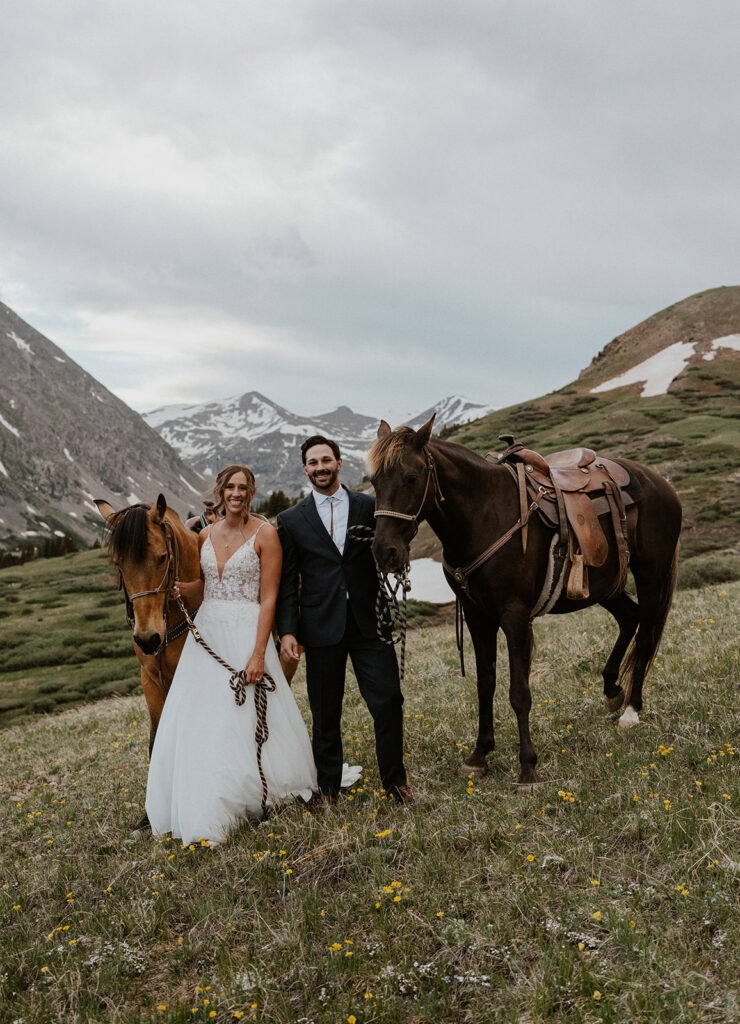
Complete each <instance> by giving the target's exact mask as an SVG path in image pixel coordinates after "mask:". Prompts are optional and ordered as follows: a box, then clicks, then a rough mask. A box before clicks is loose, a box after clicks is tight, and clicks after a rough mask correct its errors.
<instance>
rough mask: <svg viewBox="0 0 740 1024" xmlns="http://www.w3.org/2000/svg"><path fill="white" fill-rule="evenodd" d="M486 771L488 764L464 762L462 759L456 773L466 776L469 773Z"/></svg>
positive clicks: (479, 773) (478, 773)
mask: <svg viewBox="0 0 740 1024" xmlns="http://www.w3.org/2000/svg"><path fill="white" fill-rule="evenodd" d="M487 771H488V765H486V764H485V763H484V764H482V765H481V764H466V763H465V762H464V761H463V763H462V764H461V765H460V767H459V768H458V769H457V773H458V775H462V776H463V777H464V778H466V779H467V778H468V777H469V776H470V775H485V774H486V772H487Z"/></svg>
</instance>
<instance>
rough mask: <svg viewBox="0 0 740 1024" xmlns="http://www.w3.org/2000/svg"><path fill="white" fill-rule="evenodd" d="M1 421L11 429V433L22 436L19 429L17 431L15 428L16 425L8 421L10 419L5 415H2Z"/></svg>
mask: <svg viewBox="0 0 740 1024" xmlns="http://www.w3.org/2000/svg"><path fill="white" fill-rule="evenodd" d="M0 423H2V425H3V426H4V427H6V428H7V429H8V430H9V431H10V433H11V434H15V436H16V437H20V436H21V435H20V433H19V431H17V430H16V429H15V427H14V426H13V425H12V423H8V421H7V420H6V419H5V417H4V416H0Z"/></svg>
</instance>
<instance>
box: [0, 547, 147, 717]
mask: <svg viewBox="0 0 740 1024" xmlns="http://www.w3.org/2000/svg"><path fill="white" fill-rule="evenodd" d="M0 638H1V642H0V726H3V725H8V724H10V723H11V722H14V721H17V720H18V719H20V718H22V717H25V716H27V715H29V714H31V715H34V714H43V713H45V712H47V711H56V710H59V709H60V708H62V707H64V706H65V705H71V704H79V703H81V702H83V701H90V700H98V699H100V698H101V697H107V696H109V695H110V694H126V693H131V692H132V691H133V690H135V689H136V688H137V687H138V686H139V663H138V661H137V660H136V657H135V656H134V653H133V650H132V646H131V634H130V632H129V629H128V627H127V625H126V619H125V615H124V608H123V597H122V595H121V594H120V593H119V592H118V591H117V590H116V577H115V574H114V573H113V570H112V569H111V565H110V562H109V561H108V557H107V555H106V554H105V552H104V551H84V552H78V553H75V554H70V555H65V556H64V557H63V558H50V559H47V558H44V559H39V560H38V561H35V562H26V563H25V564H24V565H21V566H18V567H17V568H12V569H3V570H1V571H0Z"/></svg>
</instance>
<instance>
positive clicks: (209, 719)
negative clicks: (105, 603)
mask: <svg viewBox="0 0 740 1024" xmlns="http://www.w3.org/2000/svg"><path fill="white" fill-rule="evenodd" d="M254 493H255V481H254V476H253V474H252V471H251V470H250V469H249V468H248V467H247V466H238V465H237V466H227V467H226V469H223V470H221V472H220V473H219V474H218V477H217V479H216V486H215V487H214V494H215V497H216V504H217V511H220V512H223V518H221V519H219V520H217V521H216V522H215V523H212V524H211V525H210V526H209V527H208V529H206V530H203V531H202V532H201V533H200V534H199V537H198V544H199V550H200V565H201V578H200V579H199V580H196V581H193V582H181V581H179V580H178V581H176V582H175V588H174V589H175V596H177V594H178V592H179V593H180V594H181V595H183V596H187V597H194V598H195V599H196V600H197V599H198V598H199V597H201V596H202V597H203V603H202V604H201V606H200V609H199V611H198V617H197V626H198V631H199V632H200V634H201V635H202V637H203V639H204V640H205V641H206V642H207V643H208V645H209V646H210V647H211V648H212V649H213V651H215V652H216V653H217V654H218V655H219V656H220V657H221V658H222V659H223V660H224V661H225V662H227V663H228V664H229V665H232V666H233V667H234V668H235V669H240V668H242V667H243V666H246V669H245V672H244V676H243V678H244V679H245V681H246V682H247V683H248V684H252V683H256V682H258V681H260V680H261V679H262V676H263V673H265V672H267V673H268V674H269V675H270V676H272V678H273V680H274V681H275V690H274V691H273V692H270V693H268V694H267V725H268V729H269V738H268V739H267V741H266V742H265V744H264V747H263V748H262V769H263V772H264V775H265V779H266V782H267V791H268V801H267V802H268V806H276V805H277V804H279V803H282V802H283V801H285V800H287V799H289V798H290V797H296V796H298V797H302V798H303V799H304V800H306V801H308V800H309V799H310V798H311V796H312V794H313V793H314V792H315V791H316V790H317V785H316V768H315V766H314V761H313V755H312V752H311V743H310V741H309V738H308V733H307V731H306V726H305V725H304V722H303V719H302V717H301V714H300V711H299V710H298V706H297V705H296V702H295V699H294V697H293V694H292V693H291V691H290V687H289V685H288V683H287V682H286V680H285V676H284V675H283V672H282V669H281V668H280V661H279V658H278V654H277V651H276V650H275V647H274V645H273V643H272V636H271V633H272V623H273V617H274V613H275V602H276V599H277V593H278V585H279V582H280V568H281V564H282V551H281V548H280V542H279V540H278V536H277V531H276V530H275V529H274V527H272V526H271V525H270V524H269V523H267V522H265V521H264V520H261V519H259V518H258V517H256V516H253V515H251V514H250V511H249V506H250V503H251V501H252V498H253V497H254ZM230 676H231V672H230V671H229V670H228V669H226V668H224V667H223V666H222V665H220V664H219V663H218V662H217V661H216V660H215V659H214V658H213V657H212V656H211V655H210V654H209V653H208V652H207V651H206V650H205V649H204V648H203V647H202V646H200V645H199V644H198V643H197V642H196V640H195V638H194V637H193V636H192V634H191V635H188V638H187V640H186V642H185V647H184V648H183V652H182V655H181V657H180V662H179V664H178V666H177V671H176V673H175V677H174V679H173V680H172V686H171V687H170V691H169V694H168V696H167V700H166V702H165V706H164V710H163V712H162V717H161V719H160V722H159V726H158V728H157V736H156V740H155V742H154V748H153V750H152V756H151V765H150V768H149V779H148V783H147V794H146V810H147V814H148V816H149V821H150V822H151V826H152V833H153V834H154V835H161V834H163V833H165V832H171V833H172V835H173V836H176V837H180V838H181V839H182V841H183V843H184V844H186V845H187V844H189V843H192V842H197V841H198V840H200V839H205V840H207V841H209V842H211V843H214V842H220V841H222V840H223V839H225V837H226V835H227V833H228V831H229V830H230V829H231V828H233V827H234V825H235V824H237V823H238V822H239V821H240V820H242V819H243V818H244V816H245V815H248V816H252V817H260V816H261V813H262V782H261V779H260V776H259V771H258V767H257V743H256V740H255V726H256V719H257V713H256V709H255V699H254V691H255V688H254V686H248V687H247V694H246V701H245V702H244V703H243V704H242V705H241V706H240V707H239V706H237V704H236V703H235V700H234V692H233V691H232V690H231V689H230V687H229V677H230Z"/></svg>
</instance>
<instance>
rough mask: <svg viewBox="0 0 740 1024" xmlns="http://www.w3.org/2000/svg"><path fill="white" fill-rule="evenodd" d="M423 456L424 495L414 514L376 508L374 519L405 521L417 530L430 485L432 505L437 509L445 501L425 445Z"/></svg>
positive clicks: (433, 462) (431, 458)
mask: <svg viewBox="0 0 740 1024" xmlns="http://www.w3.org/2000/svg"><path fill="white" fill-rule="evenodd" d="M424 456H425V458H426V463H427V480H426V484H425V485H424V493H423V495H422V497H421V504H420V505H419V508H418V509H417V510H416V512H415V514H414V515H412V516H410V515H408V513H406V512H394V511H393V509H390V508H376V510H375V512H374V515H375V518H376V519H377V518H378V516H388V517H389V518H391V519H405V520H406V521H407V522H409V523H413V524H414V526H415V527H416V530H418V529H419V518H420V516H421V513H422V511H423V509H424V506H425V505H426V501H427V494H429V484H430V483H434V504H435V505H436V506H437V508H439V507H440V506H441V504H442V502H443V501H444V500H445V497H444V494H442V488H441V487H440V486H439V477H438V476H437V464H436V462H435V461H434V456H433V455H432V453H431V452H430V451H429V448H427V446H426V445H425V446H424ZM416 530H414V535H415V534H416Z"/></svg>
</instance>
